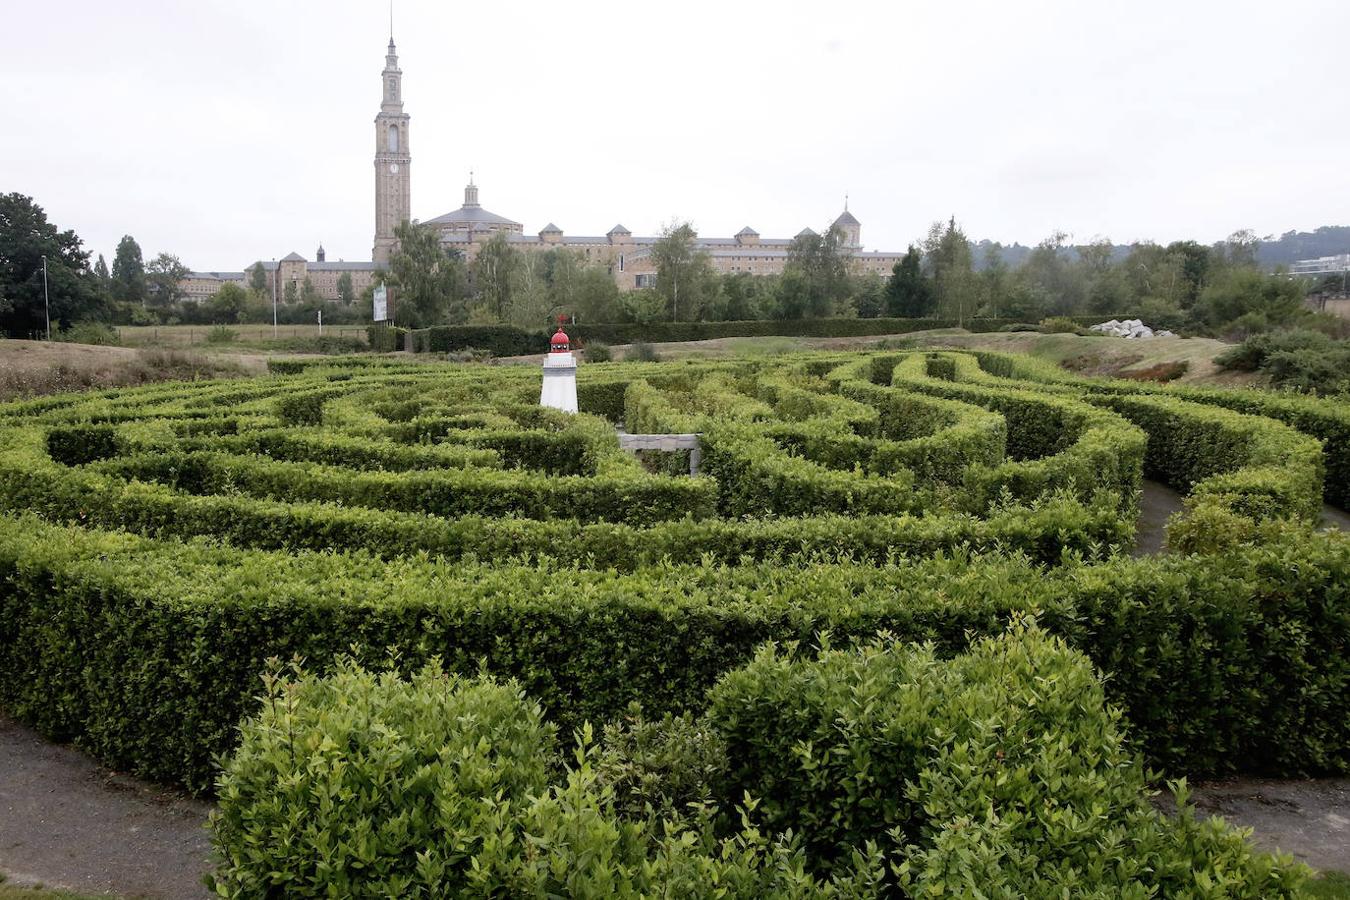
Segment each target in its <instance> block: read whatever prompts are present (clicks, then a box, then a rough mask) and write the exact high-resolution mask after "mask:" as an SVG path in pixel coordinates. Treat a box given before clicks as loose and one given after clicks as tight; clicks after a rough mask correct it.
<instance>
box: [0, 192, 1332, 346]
mask: <svg viewBox="0 0 1350 900" xmlns="http://www.w3.org/2000/svg"><path fill="white" fill-rule="evenodd" d="M398 236H399V240H400V251H399V252H398V253H397V254H395V256H394V258H393V259H392V260H391V263H390V268H389V271H388V272H387V273H386V275H385V278H386V279H387V281H388V282H389V285H390V286H391V287H392V288H393V296H394V303H393V315H394V324H396V325H400V326H404V327H410V328H423V327H428V326H432V325H464V324H509V325H517V326H520V327H525V328H536V327H540V326H542V325H543V324H544V323H546V322H549V321H551V320H553V319H554V318H556V317H558V316H567V317H569V318H574V319H575V320H576V321H579V322H582V323H597V322H607V323H631V324H643V325H645V324H650V323H654V322H721V321H742V320H798V319H810V318H841V317H844V318H847V317H855V316H856V317H860V318H877V317H892V318H930V317H931V318H941V319H949V320H953V321H956V322H958V323H964V322H966V321H967V320H969V319H972V318H992V319H1012V320H1016V321H1022V322H1030V323H1036V322H1040V321H1041V320H1043V319H1045V318H1047V317H1054V316H1094V315H1100V316H1102V317H1110V316H1116V317H1120V316H1130V317H1136V318H1141V319H1143V320H1144V321H1146V322H1147V323H1148V324H1149V325H1152V326H1153V327H1155V328H1168V329H1171V330H1173V331H1182V332H1185V333H1193V334H1212V335H1218V336H1221V337H1227V338H1233V339H1238V338H1243V337H1246V336H1248V335H1251V334H1259V333H1262V332H1265V331H1270V330H1277V329H1281V328H1289V327H1311V328H1314V329H1317V330H1320V331H1322V332H1325V333H1327V334H1330V335H1332V336H1333V337H1343V336H1345V334H1344V330H1345V323H1344V320H1339V319H1334V318H1332V317H1329V316H1319V315H1316V314H1314V313H1312V312H1309V311H1308V310H1306V309H1305V308H1304V304H1303V300H1304V297H1305V295H1306V293H1307V291H1308V290H1309V289H1310V288H1312V287H1314V286H1315V285H1314V284H1313V283H1312V282H1310V281H1307V280H1301V279H1291V278H1289V277H1287V276H1286V275H1283V274H1276V275H1269V274H1266V273H1264V272H1263V271H1262V270H1261V268H1260V261H1259V250H1260V247H1261V242H1260V241H1259V240H1257V238H1256V237H1255V236H1254V235H1252V233H1251V232H1237V233H1235V234H1234V235H1232V236H1230V237H1229V238H1228V239H1227V240H1225V241H1221V242H1219V243H1217V244H1215V245H1213V246H1206V245H1204V244H1200V243H1197V242H1195V241H1178V242H1174V243H1171V244H1168V245H1165V246H1164V245H1159V244H1152V243H1139V244H1135V245H1132V246H1131V247H1129V248H1128V249H1127V250H1123V249H1122V248H1121V247H1118V246H1116V245H1113V244H1111V243H1110V242H1109V241H1107V240H1104V239H1103V240H1101V241H1097V242H1094V243H1091V244H1086V245H1078V246H1074V245H1071V244H1070V243H1069V242H1068V239H1067V235H1064V234H1062V233H1056V234H1054V235H1052V236H1051V237H1049V238H1047V239H1046V240H1044V241H1042V242H1041V243H1040V244H1038V245H1037V246H1036V247H1034V248H1029V249H1028V248H1023V249H1025V250H1026V253H1025V255H1024V258H1022V259H1021V261H1020V263H1019V264H1017V265H1015V266H1013V265H1009V264H1008V263H1007V262H1006V261H1005V256H1006V253H1005V251H1006V250H1007V248H1004V247H1002V246H1001V245H998V244H990V243H988V242H981V243H978V244H977V243H973V242H972V241H971V240H970V239H969V238H968V237H967V236H966V235H965V233H964V232H963V231H962V230H961V228H960V227H959V226H958V224H957V223H956V221H955V219H951V220H949V221H947V222H946V223H934V225H933V226H932V227H931V228H930V230H929V232H928V234H927V236H926V237H925V238H924V240H922V241H920V242H919V243H918V244H916V245H913V246H911V247H910V248H909V250H908V252H907V253H906V255H905V256H904V258H903V259H901V260H900V261H899V262H898V263H896V265H895V266H894V268H893V270H892V271H891V273H890V274H889V276H888V277H883V276H882V275H880V274H877V273H866V274H861V273H859V272H857V271H856V269H855V267H854V266H853V264H852V257H851V253H850V251H849V249H848V248H847V247H845V246H844V245H843V241H842V239H841V235H840V234H839V232H838V231H836V230H835V229H832V228H831V229H827V230H825V231H824V232H823V233H822V234H814V233H811V232H806V233H804V234H803V235H802V236H800V237H798V238H797V239H796V240H795V241H794V242H793V244H792V245H791V247H790V248H789V251H788V259H787V262H786V265H785V268H784V271H783V272H782V273H781V274H777V275H752V274H750V273H748V272H736V273H722V272H719V271H718V270H717V268H716V267H715V266H714V264H713V261H712V258H711V256H710V255H709V254H708V253H707V252H706V251H704V250H701V249H699V247H698V245H697V240H696V234H695V232H694V229H693V227H692V226H691V225H690V224H689V223H681V224H675V225H672V226H670V227H668V228H667V229H666V230H665V232H664V234H663V235H662V237H661V238H660V240H658V241H657V242H656V244H655V245H654V246H653V247H652V248H651V251H650V259H651V261H652V263H653V264H654V269H655V277H654V284H653V285H652V286H650V287H644V288H643V289H640V290H634V291H620V290H619V288H618V286H617V285H616V284H615V282H614V277H613V272H612V271H611V270H610V269H609V268H608V267H606V266H601V265H595V264H591V263H588V262H587V261H586V260H585V259H584V258H582V257H580V256H579V255H578V254H576V253H575V252H573V251H570V250H568V249H566V248H562V247H559V248H556V249H552V250H549V251H546V252H536V251H522V250H520V249H518V248H517V247H515V246H513V245H512V244H511V243H510V242H509V241H508V240H507V239H506V237H505V236H503V235H498V236H496V237H494V238H492V239H491V240H489V241H487V242H486V243H484V244H483V245H482V246H481V247H480V248H479V250H478V253H477V254H476V256H475V258H474V259H473V261H472V262H469V261H467V260H466V259H465V257H464V256H463V255H462V254H461V253H459V252H458V251H456V250H450V249H447V248H446V247H445V246H444V245H443V244H442V243H441V241H440V238H439V235H438V234H437V233H436V231H435V230H434V229H432V228H429V227H427V226H424V225H418V224H414V223H410V224H406V225H404V226H402V227H401V228H400V230H399V232H398ZM44 256H45V257H46V260H47V276H46V277H47V284H46V295H45V297H49V298H50V315H51V321H52V329H53V331H54V332H61V331H66V330H68V329H70V327H71V326H72V325H73V324H74V323H76V322H101V323H114V324H130V325H136V324H143V325H149V324H179V323H181V324H198V325H209V324H227V325H229V324H239V323H249V322H270V321H271V320H272V316H273V298H272V296H271V292H270V290H269V288H270V284H269V281H270V279H269V277H268V273H266V272H265V271H264V270H263V269H262V267H261V264H259V265H257V266H255V267H253V268H252V269H250V270H249V273H248V277H247V279H246V284H245V285H244V286H240V285H237V284H224V285H222V287H221V288H220V290H219V291H218V292H217V293H216V294H215V295H214V296H212V297H211V298H209V299H207V300H205V301H200V302H198V301H195V300H188V299H187V298H186V297H185V296H184V295H183V293H182V288H181V282H182V280H183V278H184V277H185V276H186V275H187V274H188V269H187V267H186V266H184V265H183V264H182V262H181V261H180V260H179V259H178V258H177V257H176V256H174V255H172V254H170V253H160V254H158V255H157V256H155V257H154V258H153V259H151V260H150V261H149V262H146V261H145V259H144V256H143V254H142V251H141V248H140V246H139V245H138V244H137V242H136V241H135V239H134V238H132V237H131V236H130V235H128V236H125V237H123V238H122V240H121V241H120V242H119V244H118V246H117V251H116V253H115V254H114V257H113V262H112V265H111V266H109V265H108V264H107V262H106V261H105V260H104V258H103V256H102V255H99V256H98V257H97V259H96V260H93V261H91V259H90V253H89V252H88V251H87V250H84V249H83V248H82V246H81V241H80V239H79V237H78V236H77V235H76V234H75V233H74V232H73V231H58V230H57V228H56V226H55V225H53V224H51V223H49V222H48V221H47V218H46V215H45V213H44V212H43V210H42V209H41V207H39V206H37V205H36V204H35V203H34V202H33V201H32V199H31V198H29V197H25V196H23V195H21V194H7V195H3V196H0V330H3V331H4V332H5V333H7V334H11V335H16V336H29V335H33V334H38V333H41V332H43V331H44V330H45V328H46V319H47V312H46V300H45V298H44V284H43V269H42V259H43V257H44ZM339 293H340V295H341V296H340V299H338V300H324V299H322V298H321V297H320V296H319V294H318V292H317V291H316V290H315V289H314V287H313V285H312V284H311V283H309V282H308V281H306V282H305V283H304V284H302V285H299V286H296V285H291V284H288V285H287V287H286V291H285V294H284V296H282V297H281V298H278V299H279V300H280V301H281V302H280V303H278V304H277V308H276V315H277V318H278V320H279V321H280V322H281V323H283V324H297V323H307V322H314V321H316V320H317V318H318V316H319V314H320V313H322V315H323V320H324V321H325V322H327V323H332V324H344V323H356V322H369V321H370V320H371V314H372V303H371V289H367V290H366V291H364V292H363V293H361V294H359V295H358V294H356V293H355V292H354V291H353V290H352V285H351V280H350V278H347V279H346V280H345V284H342V283H340V284H339Z"/></svg>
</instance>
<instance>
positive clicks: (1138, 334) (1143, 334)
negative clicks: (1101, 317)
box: [1089, 319, 1176, 338]
mask: <svg viewBox="0 0 1350 900" xmlns="http://www.w3.org/2000/svg"><path fill="white" fill-rule="evenodd" d="M1089 330H1091V331H1100V332H1102V333H1103V334H1109V335H1111V336H1113V337H1123V338H1151V337H1176V335H1175V334H1173V333H1172V332H1170V331H1167V330H1166V329H1164V330H1162V331H1154V330H1153V329H1152V328H1149V327H1148V326H1147V325H1145V324H1144V323H1143V322H1142V321H1140V320H1139V319H1126V320H1125V321H1124V322H1122V321H1120V320H1119V319H1112V320H1111V321H1109V322H1099V323H1097V324H1096V325H1093V326H1092V327H1091V328H1090V329H1089Z"/></svg>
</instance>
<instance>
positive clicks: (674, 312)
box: [651, 222, 720, 322]
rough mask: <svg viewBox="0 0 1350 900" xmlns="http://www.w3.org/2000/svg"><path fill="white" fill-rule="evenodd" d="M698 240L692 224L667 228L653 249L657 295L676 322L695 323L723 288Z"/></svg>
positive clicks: (680, 224) (679, 224)
mask: <svg viewBox="0 0 1350 900" xmlns="http://www.w3.org/2000/svg"><path fill="white" fill-rule="evenodd" d="M697 237H698V235H697V233H696V232H695V231H694V226H693V225H691V224H690V223H688V222H677V223H673V224H671V225H667V226H666V228H665V230H664V231H663V232H662V234H661V237H660V238H659V239H658V240H657V241H656V243H655V244H653V245H652V249H651V258H652V262H653V263H654V264H655V265H656V292H657V293H658V294H660V295H661V296H662V297H663V298H664V299H665V301H666V310H667V315H668V316H669V317H670V320H671V321H673V322H679V321H695V320H697V319H698V318H699V315H700V313H701V312H702V311H703V308H704V307H705V306H707V305H708V303H709V302H710V301H711V300H712V298H713V297H714V296H715V294H716V291H717V289H718V288H719V287H720V284H719V279H718V278H717V272H716V270H715V269H713V265H712V257H710V256H709V255H708V253H707V251H704V250H699V249H698V248H697V247H696V246H695V243H694V241H695V239H696V238H697Z"/></svg>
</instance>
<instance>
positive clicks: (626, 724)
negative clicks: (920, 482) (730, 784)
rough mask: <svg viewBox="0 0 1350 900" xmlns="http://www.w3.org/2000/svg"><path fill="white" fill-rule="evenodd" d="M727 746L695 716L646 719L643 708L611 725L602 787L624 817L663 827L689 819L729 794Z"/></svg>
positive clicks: (601, 766) (600, 760)
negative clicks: (700, 807) (726, 785)
mask: <svg viewBox="0 0 1350 900" xmlns="http://www.w3.org/2000/svg"><path fill="white" fill-rule="evenodd" d="M726 768H727V757H726V744H725V742H724V741H723V740H722V738H721V736H720V735H719V734H718V733H717V732H716V731H715V730H714V729H713V728H712V726H711V725H710V723H709V722H708V721H707V720H706V719H703V718H701V717H698V718H696V717H695V716H694V715H693V714H692V713H689V712H685V713H681V714H680V715H675V714H673V713H666V714H665V715H664V716H663V717H661V718H659V719H649V718H646V717H644V715H643V713H642V707H641V705H640V704H637V703H634V704H631V705H630V706H629V707H628V708H627V709H626V710H624V711H623V714H622V715H621V716H620V717H619V718H618V719H617V720H616V721H613V722H610V723H609V724H607V725H605V729H604V738H603V741H602V744H601V752H600V753H599V754H598V756H597V757H596V760H595V772H596V776H597V779H598V780H599V782H600V783H601V784H603V785H605V786H606V787H608V788H609V789H610V790H612V791H613V794H614V809H615V812H616V813H617V814H618V815H621V816H623V817H625V818H630V819H636V820H650V821H652V822H653V823H659V822H662V821H665V820H667V819H670V820H677V819H683V818H688V817H690V816H691V815H692V814H693V810H694V809H695V808H697V806H698V805H699V804H706V803H711V802H712V800H713V798H714V796H715V795H717V794H718V793H720V792H722V791H723V790H724V785H723V783H722V782H723V781H724V779H725V776H726Z"/></svg>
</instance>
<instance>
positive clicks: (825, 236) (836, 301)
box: [784, 226, 852, 318]
mask: <svg viewBox="0 0 1350 900" xmlns="http://www.w3.org/2000/svg"><path fill="white" fill-rule="evenodd" d="M848 260H849V257H848V254H847V252H846V250H845V248H844V233H843V231H842V230H841V229H839V228H836V227H834V226H830V227H829V228H827V229H825V231H824V233H822V234H816V233H815V232H807V233H805V234H800V235H798V236H797V237H795V238H793V240H792V244H791V246H789V247H788V260H787V265H786V266H785V267H784V272H785V273H786V272H788V271H792V272H796V273H797V274H798V275H800V277H801V280H800V287H794V288H793V290H804V291H805V293H804V295H803V297H802V301H795V300H794V301H793V306H801V307H802V314H803V315H806V316H812V317H817V318H819V317H824V316H835V315H842V314H844V313H846V312H849V311H851V310H849V309H848V301H849V298H850V296H851V293H852V292H851V290H850V288H851V285H850V284H849V277H848Z"/></svg>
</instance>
